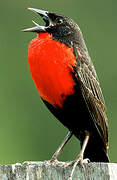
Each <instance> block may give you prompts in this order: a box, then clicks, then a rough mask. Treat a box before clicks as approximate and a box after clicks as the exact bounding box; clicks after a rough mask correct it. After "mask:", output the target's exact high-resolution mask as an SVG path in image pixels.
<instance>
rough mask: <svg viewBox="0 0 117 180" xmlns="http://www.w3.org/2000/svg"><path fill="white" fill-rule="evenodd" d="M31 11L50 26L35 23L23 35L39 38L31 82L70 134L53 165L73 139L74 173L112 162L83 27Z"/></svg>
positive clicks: (33, 46)
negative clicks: (81, 166)
mask: <svg viewBox="0 0 117 180" xmlns="http://www.w3.org/2000/svg"><path fill="white" fill-rule="evenodd" d="M29 10H31V11H33V12H35V13H37V14H39V15H40V16H41V17H42V18H43V20H44V22H45V26H40V25H39V24H37V23H35V22H34V21H33V22H34V24H35V25H36V26H35V27H32V28H28V29H25V30H24V31H25V32H35V33H37V37H36V38H34V39H33V40H32V41H31V43H30V45H29V49H28V62H29V67H30V72H31V75H32V79H33V80H34V83H35V85H36V87H37V90H38V92H39V94H40V96H41V98H42V100H43V102H44V103H45V104H46V106H47V107H48V108H49V110H50V111H51V112H52V113H53V114H54V115H55V117H56V118H57V119H58V120H59V121H60V122H61V123H62V124H63V125H64V126H66V127H67V128H68V130H69V133H68V135H67V136H66V138H65V139H64V141H63V143H62V144H61V146H60V147H59V148H58V150H57V151H56V152H55V154H54V155H53V157H52V160H51V162H53V161H55V160H56V159H57V157H58V155H59V154H60V152H61V150H62V149H63V147H64V145H65V144H66V143H67V142H68V140H69V139H70V138H71V136H72V135H75V136H76V137H77V138H78V139H79V140H80V144H81V152H80V154H79V155H78V157H77V158H76V161H75V163H74V168H75V166H76V165H77V163H78V162H81V163H83V159H86V158H88V159H89V160H90V161H91V162H109V159H108V155H107V149H108V120H107V115H106V108H105V102H104V98H103V95H102V91H101V88H100V84H99V80H98V77H97V74H96V71H95V68H94V66H93V63H92V61H91V58H90V56H89V53H88V50H87V47H86V45H85V42H84V39H83V35H82V33H81V30H80V28H79V26H78V25H77V24H76V23H75V22H74V21H73V20H72V19H71V18H69V17H66V16H64V15H61V14H57V13H52V12H48V11H43V10H39V9H35V8H29ZM73 171H74V170H73ZM72 174H73V172H72Z"/></svg>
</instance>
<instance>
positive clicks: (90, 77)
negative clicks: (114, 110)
mask: <svg viewBox="0 0 117 180" xmlns="http://www.w3.org/2000/svg"><path fill="white" fill-rule="evenodd" d="M76 53H77V54H76ZM75 55H76V59H77V62H78V67H77V70H76V76H77V79H78V83H79V85H80V89H81V92H82V94H83V97H84V100H85V102H86V105H87V108H88V110H89V112H90V115H91V117H92V119H93V122H94V124H95V127H96V129H97V131H98V133H99V135H100V137H101V138H102V140H103V142H104V145H105V148H106V149H107V146H108V120H107V116H106V109H105V102H104V98H103V94H102V90H101V87H100V84H99V80H98V77H97V75H96V71H95V68H94V66H93V64H92V62H91V59H90V57H89V55H88V56H84V57H83V55H82V53H81V52H80V51H79V49H76V50H75Z"/></svg>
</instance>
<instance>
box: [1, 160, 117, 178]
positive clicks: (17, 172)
mask: <svg viewBox="0 0 117 180" xmlns="http://www.w3.org/2000/svg"><path fill="white" fill-rule="evenodd" d="M84 166H85V168H84V169H83V168H82V167H81V166H80V165H78V166H77V167H76V169H75V172H74V175H73V180H117V164H115V163H88V164H85V165H84ZM71 169H72V166H66V163H65V162H56V163H55V164H51V163H49V161H44V162H38V163H36V162H34V164H28V165H26V164H20V163H17V164H11V165H0V180H67V179H68V177H69V175H70V172H71Z"/></svg>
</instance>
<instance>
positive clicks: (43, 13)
mask: <svg viewBox="0 0 117 180" xmlns="http://www.w3.org/2000/svg"><path fill="white" fill-rule="evenodd" d="M28 9H29V10H30V11H33V12H35V13H36V14H39V15H40V16H41V17H42V18H43V20H44V22H45V26H40V25H39V24H37V23H36V22H34V21H33V23H34V24H35V25H36V26H35V27H32V28H28V29H24V30H22V31H23V32H36V33H39V32H46V29H47V28H48V27H49V26H50V25H51V24H52V21H51V19H50V18H49V16H48V14H49V12H48V11H44V10H39V9H35V8H28Z"/></svg>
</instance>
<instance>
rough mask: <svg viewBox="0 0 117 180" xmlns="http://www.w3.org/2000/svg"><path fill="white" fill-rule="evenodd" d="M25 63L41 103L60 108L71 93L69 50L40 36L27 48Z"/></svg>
mask: <svg viewBox="0 0 117 180" xmlns="http://www.w3.org/2000/svg"><path fill="white" fill-rule="evenodd" d="M28 62H29V67H30V71H31V75H32V78H33V80H34V83H35V85H36V87H37V90H38V92H39V94H40V96H41V97H42V99H44V100H46V101H47V102H49V103H50V104H52V105H53V106H59V107H62V104H63V101H64V99H65V98H66V97H67V96H68V95H71V94H73V93H74V85H75V82H74V79H73V71H74V70H73V67H72V66H75V65H76V59H75V56H74V54H73V48H72V47H71V48H70V47H67V46H66V45H65V44H63V43H60V42H59V41H55V40H53V39H52V37H51V35H50V34H49V33H40V34H39V35H38V36H37V37H36V38H35V39H33V40H32V41H31V43H30V45H29V50H28Z"/></svg>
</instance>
